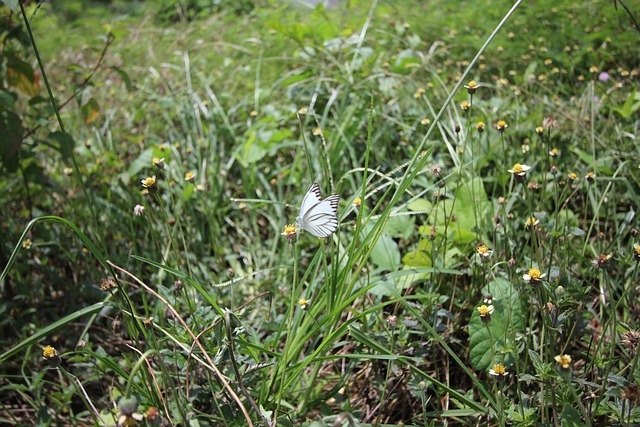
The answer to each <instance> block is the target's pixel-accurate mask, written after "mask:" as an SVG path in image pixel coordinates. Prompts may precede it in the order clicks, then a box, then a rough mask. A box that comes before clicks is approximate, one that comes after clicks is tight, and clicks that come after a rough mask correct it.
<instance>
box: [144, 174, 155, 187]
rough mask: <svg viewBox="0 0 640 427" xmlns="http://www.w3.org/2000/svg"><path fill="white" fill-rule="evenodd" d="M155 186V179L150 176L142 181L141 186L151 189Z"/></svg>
mask: <svg viewBox="0 0 640 427" xmlns="http://www.w3.org/2000/svg"><path fill="white" fill-rule="evenodd" d="M155 184H156V177H155V176H151V177H149V178H145V179H143V180H142V186H143V187H145V188H150V187H153V186H154V185H155Z"/></svg>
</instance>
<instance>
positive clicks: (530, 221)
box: [525, 216, 540, 229]
mask: <svg viewBox="0 0 640 427" xmlns="http://www.w3.org/2000/svg"><path fill="white" fill-rule="evenodd" d="M538 224H540V221H539V220H538V219H537V218H536V217H535V216H530V217H529V218H527V221H526V222H525V226H526V227H527V229H531V227H535V226H536V225H538Z"/></svg>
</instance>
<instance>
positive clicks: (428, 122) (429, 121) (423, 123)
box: [420, 117, 431, 126]
mask: <svg viewBox="0 0 640 427" xmlns="http://www.w3.org/2000/svg"><path fill="white" fill-rule="evenodd" d="M430 123H431V120H429V119H427V118H426V117H425V118H424V119H422V120H420V124H422V125H423V126H428V125H429V124H430Z"/></svg>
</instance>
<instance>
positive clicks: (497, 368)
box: [489, 363, 508, 378]
mask: <svg viewBox="0 0 640 427" xmlns="http://www.w3.org/2000/svg"><path fill="white" fill-rule="evenodd" d="M507 374H508V372H507V369H506V368H505V367H504V365H503V364H502V363H496V364H495V365H493V368H492V369H489V375H493V376H494V377H499V378H504V377H506V376H507Z"/></svg>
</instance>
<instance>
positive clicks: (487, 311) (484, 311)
mask: <svg viewBox="0 0 640 427" xmlns="http://www.w3.org/2000/svg"><path fill="white" fill-rule="evenodd" d="M478 314H480V317H485V316H490V315H491V308H490V307H487V306H486V305H481V306H480V307H478Z"/></svg>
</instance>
